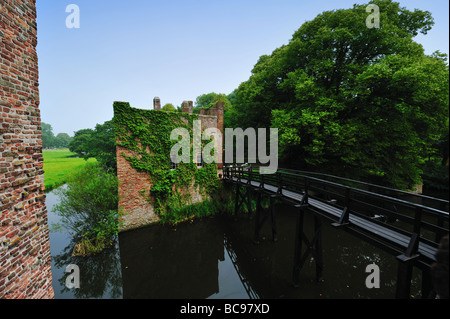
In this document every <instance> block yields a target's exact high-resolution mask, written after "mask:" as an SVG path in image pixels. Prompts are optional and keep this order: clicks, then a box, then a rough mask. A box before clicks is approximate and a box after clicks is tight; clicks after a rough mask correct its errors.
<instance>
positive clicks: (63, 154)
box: [42, 149, 96, 191]
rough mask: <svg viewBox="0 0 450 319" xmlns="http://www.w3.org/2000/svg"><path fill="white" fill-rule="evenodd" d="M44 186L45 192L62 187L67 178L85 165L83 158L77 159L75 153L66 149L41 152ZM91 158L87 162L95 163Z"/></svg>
mask: <svg viewBox="0 0 450 319" xmlns="http://www.w3.org/2000/svg"><path fill="white" fill-rule="evenodd" d="M42 153H43V155H44V172H45V173H44V184H45V189H46V191H49V190H51V189H53V188H56V187H58V186H61V185H63V184H64V183H65V182H66V180H67V176H68V175H69V174H70V173H72V172H75V171H76V170H77V169H78V168H80V167H82V166H83V165H85V164H86V161H85V160H84V159H83V158H77V157H75V156H76V153H72V152H70V151H69V150H68V149H55V150H43V151H42ZM95 161H96V160H95V159H93V158H91V159H89V160H88V162H95Z"/></svg>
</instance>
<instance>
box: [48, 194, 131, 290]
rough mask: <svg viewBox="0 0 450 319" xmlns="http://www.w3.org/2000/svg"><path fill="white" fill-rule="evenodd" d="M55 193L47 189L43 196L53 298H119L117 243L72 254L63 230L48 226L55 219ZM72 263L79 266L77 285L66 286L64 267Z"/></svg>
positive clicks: (119, 279)
mask: <svg viewBox="0 0 450 319" xmlns="http://www.w3.org/2000/svg"><path fill="white" fill-rule="evenodd" d="M57 201H58V197H57V196H56V195H55V194H54V193H53V192H50V193H48V194H47V197H46V205H47V210H48V220H49V224H50V251H51V255H52V275H53V290H54V292H55V299H89V298H96V299H98V298H103V299H117V298H122V275H121V270H120V255H119V249H118V245H116V246H115V247H111V248H110V249H107V250H105V251H103V252H102V253H101V254H99V255H97V256H92V257H87V258H81V257H72V250H73V247H74V245H75V243H74V242H73V241H72V237H71V236H70V234H68V233H67V232H65V233H64V232H63V233H60V232H56V231H53V230H52V227H51V224H52V223H56V222H58V215H56V214H55V213H54V212H52V209H53V206H54V205H55V204H56V203H57ZM70 264H75V265H77V266H78V267H79V269H80V288H79V289H75V288H72V289H69V288H67V287H66V277H67V276H68V274H66V273H65V270H66V267H67V266H68V265H70Z"/></svg>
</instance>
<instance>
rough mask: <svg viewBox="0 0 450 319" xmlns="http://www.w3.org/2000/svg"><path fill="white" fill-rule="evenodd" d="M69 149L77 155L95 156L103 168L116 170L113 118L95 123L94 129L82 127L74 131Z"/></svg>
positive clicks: (86, 157)
mask: <svg viewBox="0 0 450 319" xmlns="http://www.w3.org/2000/svg"><path fill="white" fill-rule="evenodd" d="M69 150H70V151H71V152H74V153H77V154H78V155H79V156H82V157H84V158H85V159H88V158H95V159H97V161H98V162H99V163H100V164H102V165H103V166H104V167H105V168H107V169H111V170H113V171H116V170H117V163H116V137H115V134H114V123H113V120H110V121H106V122H105V123H103V124H97V125H96V126H95V129H94V130H92V129H82V130H79V131H77V132H75V136H74V137H73V140H72V141H71V142H70V143H69Z"/></svg>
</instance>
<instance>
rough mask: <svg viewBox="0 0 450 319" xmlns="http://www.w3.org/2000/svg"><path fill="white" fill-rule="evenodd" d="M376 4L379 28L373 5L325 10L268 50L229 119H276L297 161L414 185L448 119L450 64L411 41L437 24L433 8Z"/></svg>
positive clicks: (267, 122) (286, 151) (258, 122)
mask: <svg viewBox="0 0 450 319" xmlns="http://www.w3.org/2000/svg"><path fill="white" fill-rule="evenodd" d="M371 3H374V4H376V5H378V6H379V8H380V13H381V16H380V21H381V25H380V28H378V29H377V28H372V29H369V28H368V27H367V26H366V24H365V21H366V18H367V16H368V13H367V12H366V10H365V9H366V7H367V5H354V6H353V8H352V9H341V10H334V11H325V12H323V13H322V14H319V15H318V16H317V17H316V18H315V19H314V20H312V21H308V22H306V23H304V24H303V25H302V26H301V27H300V28H299V30H298V31H296V32H295V33H294V35H293V37H292V39H291V41H290V42H289V43H288V44H287V45H284V46H282V47H280V48H278V49H276V50H274V51H273V53H272V54H271V55H264V56H262V57H260V59H259V61H258V62H257V63H256V65H255V66H254V68H253V70H252V76H251V77H250V79H249V80H248V81H246V82H244V83H242V84H241V85H240V86H239V88H238V89H237V90H236V91H235V95H234V97H233V98H234V101H235V102H234V104H233V108H232V110H231V112H232V116H230V119H231V121H232V125H233V126H235V127H237V126H240V127H242V128H245V127H270V126H272V127H277V128H278V129H279V133H280V148H281V150H280V151H281V152H280V153H281V155H282V159H283V160H284V162H285V163H288V164H290V165H291V166H294V167H297V168H303V169H312V170H320V171H327V172H330V173H335V174H338V173H337V172H339V174H342V175H347V176H351V177H354V178H361V179H364V178H368V179H371V180H372V181H373V180H377V181H378V182H382V183H384V184H386V185H389V186H395V187H399V188H407V187H409V186H411V185H412V184H414V183H416V182H418V181H419V180H420V174H421V169H420V167H421V164H422V163H423V161H424V158H425V157H426V156H427V155H428V153H429V151H430V147H431V145H433V144H434V141H436V139H438V138H439V136H440V134H441V132H443V131H445V126H446V125H447V127H448V122H447V124H446V118H447V117H448V96H449V95H448V84H449V74H448V72H449V70H448V64H447V63H446V56H444V55H442V54H439V53H436V54H433V55H431V56H427V55H425V54H424V51H423V48H422V46H421V45H419V44H418V43H416V42H414V41H413V37H414V36H416V35H417V34H418V33H419V32H421V33H423V34H426V33H427V31H429V30H430V29H431V27H432V25H433V24H434V22H433V19H432V17H431V14H430V13H429V12H427V11H421V10H415V11H414V12H411V11H408V10H407V9H405V8H401V7H400V6H399V4H398V3H396V2H393V1H391V0H375V1H371Z"/></svg>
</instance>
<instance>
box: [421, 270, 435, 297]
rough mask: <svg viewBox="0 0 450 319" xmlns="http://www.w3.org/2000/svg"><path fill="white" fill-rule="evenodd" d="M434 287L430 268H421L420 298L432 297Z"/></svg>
mask: <svg viewBox="0 0 450 319" xmlns="http://www.w3.org/2000/svg"><path fill="white" fill-rule="evenodd" d="M434 297H435V296H434V287H433V281H432V279H431V271H430V269H423V270H422V299H432V298H434Z"/></svg>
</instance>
